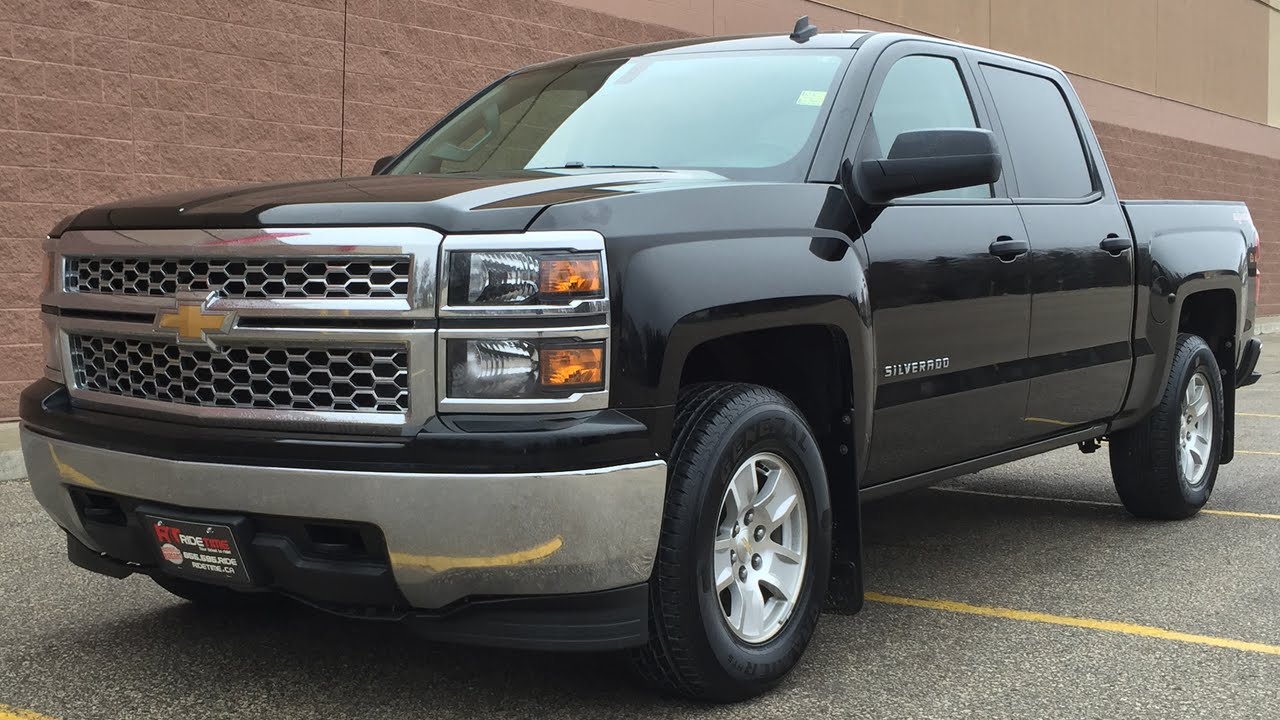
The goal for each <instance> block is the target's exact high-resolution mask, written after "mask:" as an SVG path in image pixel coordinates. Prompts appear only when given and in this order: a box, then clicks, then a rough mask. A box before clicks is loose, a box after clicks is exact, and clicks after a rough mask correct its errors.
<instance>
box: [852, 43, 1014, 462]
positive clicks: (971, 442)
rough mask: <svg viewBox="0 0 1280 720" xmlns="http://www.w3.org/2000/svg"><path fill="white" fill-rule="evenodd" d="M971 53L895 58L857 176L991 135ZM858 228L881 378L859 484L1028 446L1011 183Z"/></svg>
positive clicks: (892, 208)
mask: <svg viewBox="0 0 1280 720" xmlns="http://www.w3.org/2000/svg"><path fill="white" fill-rule="evenodd" d="M964 52H965V51H964V50H962V49H959V48H954V47H950V46H946V45H940V44H935V43H928V42H915V41H908V42H900V43H895V44H893V45H891V46H890V47H889V48H887V49H886V50H885V51H884V52H883V53H882V54H881V56H880V57H879V58H878V59H877V60H876V64H875V66H874V68H873V69H872V71H871V77H870V81H869V82H868V85H867V94H866V96H864V98H863V100H862V105H863V107H869V108H870V112H869V113H864V112H859V118H858V120H857V121H856V122H855V125H854V128H853V136H852V138H851V141H850V150H849V156H850V157H851V158H852V159H853V160H854V162H858V161H860V160H862V159H871V158H883V157H885V156H886V155H887V154H888V151H889V148H890V147H892V145H893V142H894V140H895V139H896V138H897V136H898V135H899V134H900V133H903V132H907V131H911V130H928V129H938V128H986V129H990V127H991V126H990V125H989V124H988V117H987V114H986V112H985V110H984V108H983V106H982V102H981V100H980V99H979V97H978V94H977V92H976V90H974V81H973V76H972V73H971V71H970V69H969V67H968V64H967V62H966V60H965V55H964ZM859 224H860V226H861V230H862V238H863V240H864V241H865V243H866V251H867V255H868V257H869V261H870V266H869V268H868V270H867V277H868V285H869V288H868V297H869V298H870V303H871V311H872V314H873V318H872V325H873V327H874V333H875V347H876V364H877V373H876V374H877V375H878V376H879V380H878V386H877V390H876V403H875V419H874V423H875V425H874V429H873V432H872V440H871V452H870V457H869V464H868V470H867V473H866V475H865V479H864V484H865V485H873V484H877V483H881V482H885V481H889V480H894V479H896V478H900V477H904V476H908V475H914V474H916V473H920V472H924V471H928V470H932V469H936V468H941V467H944V466H947V465H951V464H953V463H957V462H962V461H964V460H969V459H973V458H977V457H980V456H983V455H987V454H990V453H993V452H998V451H1000V450H1006V449H1008V448H1010V447H1014V446H1017V445H1019V444H1021V442H1022V438H1021V434H1022V433H1023V432H1024V431H1025V427H1024V423H1023V422H1022V412H1023V410H1024V408H1025V406H1026V400H1027V382H1026V380H1025V378H1023V377H1021V376H1020V375H1019V372H1020V369H1021V366H1022V363H1023V361H1024V360H1025V359H1026V356H1027V332H1028V327H1029V324H1030V311H1031V303H1030V296H1029V295H1028V284H1029V273H1030V269H1029V268H1030V264H1029V263H1028V256H1027V254H1026V253H1027V251H1028V250H1029V247H1028V245H1027V236H1026V233H1025V231H1024V229H1023V225H1022V219H1021V217H1019V215H1018V211H1017V208H1015V207H1014V206H1013V203H1012V202H1011V201H1010V200H1009V198H1008V197H1007V194H1006V191H1005V187H1004V183H1003V181H1001V182H997V183H996V184H995V185H978V186H973V187H968V188H962V189H959V190H951V191H946V192H940V193H931V194H928V195H917V196H912V197H905V198H900V199H897V200H894V201H892V202H890V203H888V204H886V205H883V206H875V207H871V208H867V209H866V210H865V211H863V212H859ZM1011 246H1013V247H1015V248H1020V250H1015V251H1014V252H1009V248H1010V247H1011Z"/></svg>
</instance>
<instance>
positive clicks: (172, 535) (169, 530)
mask: <svg viewBox="0 0 1280 720" xmlns="http://www.w3.org/2000/svg"><path fill="white" fill-rule="evenodd" d="M144 517H145V518H146V520H147V523H148V524H149V525H150V530H151V537H152V539H153V540H155V543H156V547H157V548H158V549H159V552H160V557H161V558H163V560H162V563H161V564H162V566H163V567H164V568H165V570H167V571H168V572H170V573H171V574H174V575H181V576H184V577H188V578H191V579H192V580H203V581H205V582H216V583H231V584H236V585H248V584H250V583H251V582H252V581H251V580H250V578H249V571H248V569H247V568H245V566H244V558H243V556H241V555H240V548H239V547H237V546H236V538H235V535H234V534H233V533H232V532H231V528H230V527H228V526H226V525H214V524H208V523H193V522H185V521H182V520H173V519H170V518H164V517H158V516H155V515H145V516H144Z"/></svg>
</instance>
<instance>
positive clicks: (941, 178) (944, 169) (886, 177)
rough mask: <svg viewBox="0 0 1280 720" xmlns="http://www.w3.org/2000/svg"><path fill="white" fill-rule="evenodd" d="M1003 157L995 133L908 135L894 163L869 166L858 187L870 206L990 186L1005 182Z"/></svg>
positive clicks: (896, 147) (862, 169)
mask: <svg viewBox="0 0 1280 720" xmlns="http://www.w3.org/2000/svg"><path fill="white" fill-rule="evenodd" d="M1000 172H1001V163H1000V153H999V152H998V151H997V150H996V142H995V136H994V135H992V134H991V131H990V130H978V129H972V128H946V129H938V130H913V131H910V132H904V133H902V134H901V135H898V137H897V138H896V139H895V140H894V141H893V147H892V148H890V149H889V157H887V158H884V159H882V160H863V161H862V162H861V163H860V164H859V166H858V186H859V189H860V190H861V191H862V195H863V196H864V199H865V200H867V201H868V202H873V203H882V202H888V201H890V200H893V199H894V198H900V197H906V196H908V195H920V194H923V193H931V192H938V191H940V190H955V189H957V188H965V187H971V186H974V185H989V184H991V183H993V182H995V181H997V180H999V179H1000Z"/></svg>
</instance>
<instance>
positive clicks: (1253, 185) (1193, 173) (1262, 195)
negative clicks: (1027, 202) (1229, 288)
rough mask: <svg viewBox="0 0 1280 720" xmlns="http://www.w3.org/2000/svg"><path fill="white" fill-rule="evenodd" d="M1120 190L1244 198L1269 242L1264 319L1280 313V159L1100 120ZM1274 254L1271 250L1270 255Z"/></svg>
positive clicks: (1138, 195)
mask: <svg viewBox="0 0 1280 720" xmlns="http://www.w3.org/2000/svg"><path fill="white" fill-rule="evenodd" d="M1093 127H1094V130H1095V132H1097V133H1098V141H1099V142H1100V143H1101V144H1102V151H1103V154H1104V155H1105V156H1106V158H1107V165H1108V167H1110V168H1111V174H1112V177H1113V178H1114V179H1115V182H1116V188H1117V191H1118V192H1119V193H1120V195H1121V196H1122V197H1126V198H1133V199H1135V200H1138V199H1143V200H1148V199H1160V198H1179V199H1184V200H1243V201H1244V202H1245V203H1246V204H1248V206H1249V213H1250V214H1251V215H1252V216H1253V220H1254V222H1255V223H1256V224H1257V226H1258V232H1259V233H1260V234H1261V236H1262V239H1263V246H1264V254H1263V258H1262V268H1261V269H1262V272H1263V276H1264V278H1268V279H1269V280H1270V281H1269V282H1264V284H1263V293H1262V297H1261V306H1260V307H1259V312H1258V314H1259V315H1280V257H1276V256H1275V252H1276V251H1275V250H1274V249H1273V248H1275V247H1276V239H1277V238H1280V196H1278V195H1277V194H1276V192H1275V189H1274V188H1275V187H1276V184H1277V182H1280V160H1277V159H1275V158H1271V157H1267V156H1263V155H1254V154H1251V153H1245V152H1240V151H1238V150H1229V149H1226V148H1221V147H1217V146H1214V145H1207V144H1205V143H1198V142H1193V141H1190V140H1182V139H1179V138H1171V137H1169V136H1167V135H1157V134H1155V133H1150V132H1145V131H1142V130H1135V129H1133V128H1127V127H1124V126H1121V125H1113V124H1111V123H1104V122H1094V123H1093ZM1267 250H1269V251H1270V252H1269V253H1268V252H1265V251H1267Z"/></svg>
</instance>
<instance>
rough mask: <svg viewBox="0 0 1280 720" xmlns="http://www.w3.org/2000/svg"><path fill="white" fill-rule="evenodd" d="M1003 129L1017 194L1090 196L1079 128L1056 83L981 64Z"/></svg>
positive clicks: (1091, 185) (1091, 184)
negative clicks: (1016, 185)
mask: <svg viewBox="0 0 1280 720" xmlns="http://www.w3.org/2000/svg"><path fill="white" fill-rule="evenodd" d="M982 75H983V77H984V78H985V79H986V81H987V87H988V88H989V89H990V90H991V99H992V100H993V101H995V106H996V114H997V115H998V116H999V118H1000V124H1001V125H1003V126H1004V136H1005V140H1006V142H1007V144H1008V146H1009V153H1010V154H1011V155H1012V158H1011V160H1012V162H1013V170H1014V173H1016V175H1017V182H1018V195H1019V196H1020V197H1023V198H1037V199H1078V198H1082V197H1085V196H1088V195H1090V194H1092V193H1093V192H1094V189H1095V188H1094V182H1093V173H1092V172H1090V170H1089V161H1088V157H1087V156H1086V155H1085V149H1084V143H1083V141H1082V139H1081V137H1080V129H1079V127H1078V126H1077V125H1076V121H1075V118H1074V117H1072V115H1071V108H1070V106H1068V105H1067V99H1066V97H1065V96H1063V94H1062V89H1061V88H1059V87H1058V84H1057V83H1056V82H1054V81H1053V80H1050V79H1049V78H1046V77H1042V76H1040V75H1032V74H1029V73H1024V72H1019V71H1017V70H1010V69H1008V68H1002V67H996V66H994V65H987V64H985V63H984V64H983V65H982Z"/></svg>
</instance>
